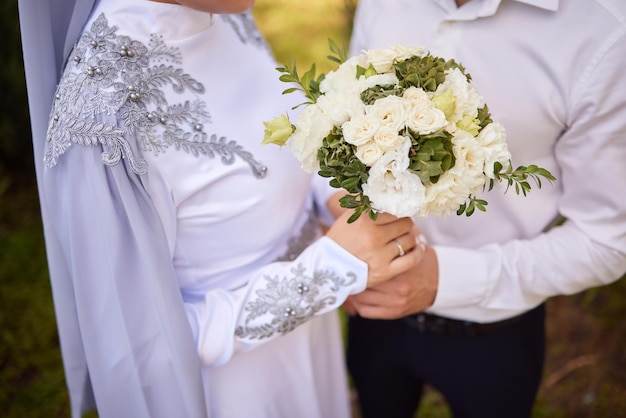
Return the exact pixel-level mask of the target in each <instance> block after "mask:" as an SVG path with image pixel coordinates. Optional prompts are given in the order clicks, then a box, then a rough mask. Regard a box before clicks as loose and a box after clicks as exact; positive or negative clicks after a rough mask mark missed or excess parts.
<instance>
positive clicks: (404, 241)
mask: <svg viewBox="0 0 626 418" xmlns="http://www.w3.org/2000/svg"><path fill="white" fill-rule="evenodd" d="M350 214H351V212H350V211H345V212H343V213H342V214H341V215H340V216H339V217H338V218H337V220H336V221H335V223H334V224H333V226H332V227H331V228H330V229H329V230H328V232H327V233H326V235H327V236H328V237H329V238H331V239H333V240H334V241H335V242H337V243H338V244H339V245H341V246H342V247H343V248H344V249H346V250H347V251H349V252H350V253H351V254H352V255H354V256H355V257H357V258H359V259H360V260H362V261H364V262H365V263H367V267H368V277H367V287H368V288H370V287H373V286H376V285H378V284H380V283H383V282H385V281H387V280H389V279H391V278H392V277H394V276H397V275H399V274H402V273H404V272H406V271H408V270H410V269H411V268H413V267H415V266H416V265H417V264H418V263H419V262H420V260H421V258H422V256H423V251H422V248H421V247H420V246H419V245H417V244H416V239H417V235H418V234H419V232H418V231H417V229H416V228H415V225H414V224H413V221H412V220H411V218H397V217H395V216H392V215H389V214H386V213H379V214H378V217H377V219H376V220H375V221H372V220H371V219H370V218H369V217H367V216H361V217H360V218H359V219H357V220H356V221H354V222H353V223H350V224H349V223H348V222H347V219H348V218H349V216H350Z"/></svg>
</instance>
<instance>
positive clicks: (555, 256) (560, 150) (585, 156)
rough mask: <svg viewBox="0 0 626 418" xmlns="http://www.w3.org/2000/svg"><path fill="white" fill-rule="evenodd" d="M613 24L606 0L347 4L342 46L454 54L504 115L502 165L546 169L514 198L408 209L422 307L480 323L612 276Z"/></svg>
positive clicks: (619, 230)
mask: <svg viewBox="0 0 626 418" xmlns="http://www.w3.org/2000/svg"><path fill="white" fill-rule="evenodd" d="M625 22H626V4H625V3H624V2H622V1H620V0H603V1H591V0H567V1H562V2H559V1H558V0H549V1H543V2H540V1H536V0H532V1H531V0H524V1H522V0H519V1H501V0H471V1H470V2H468V3H467V4H465V5H464V6H462V7H460V8H457V7H456V4H455V2H454V0H429V1H426V0H423V1H416V0H385V1H384V2H383V1H376V0H361V1H360V3H359V8H358V10H357V15H356V21H355V26H354V34H353V39H352V45H351V47H352V52H353V53H356V52H359V51H360V50H362V49H370V48H384V47H388V46H391V45H393V44H397V43H404V44H414V45H423V46H425V47H426V48H427V49H429V50H430V51H431V52H432V53H433V54H434V55H438V56H442V57H444V58H446V59H449V58H454V59H455V60H457V61H458V62H460V63H461V64H462V65H464V66H465V68H466V69H467V71H468V72H469V73H470V74H471V75H472V79H473V82H474V83H475V85H476V86H477V88H478V90H479V91H480V92H481V94H482V95H483V96H484V98H485V101H486V103H487V104H488V106H489V109H490V111H491V113H492V117H493V119H494V120H496V121H500V122H501V123H503V125H504V126H505V128H506V130H507V137H508V144H509V149H510V151H511V154H512V159H513V160H512V161H513V165H514V166H518V165H528V164H537V165H539V166H542V167H544V168H546V169H548V170H550V171H551V172H552V173H553V174H554V175H555V176H556V177H557V181H556V182H555V183H553V184H550V183H548V182H543V187H542V188H541V189H538V188H536V187H533V189H532V191H531V192H530V193H529V194H528V196H527V197H522V196H517V195H516V194H515V192H514V191H513V190H509V191H508V192H507V193H506V194H504V193H503V190H493V191H491V192H489V193H484V194H483V195H482V196H479V197H482V198H485V199H486V200H488V202H489V204H488V206H487V212H486V213H482V212H477V213H474V214H473V215H472V216H471V217H469V218H467V217H465V216H461V217H456V216H452V217H448V218H445V219H443V218H428V219H416V222H417V224H418V226H419V227H420V229H421V231H422V232H423V234H424V235H425V236H426V237H427V239H428V241H429V242H430V244H432V245H433V246H434V247H435V249H436V252H437V256H438V261H439V289H438V293H437V296H436V299H435V303H434V305H433V306H432V307H431V308H430V309H429V311H431V312H432V313H436V314H438V315H442V316H447V317H452V318H458V319H464V320H472V321H477V322H491V321H496V320H500V319H505V318H508V317H512V316H515V315H518V314H520V313H522V312H524V311H526V310H528V309H531V308H532V307H534V306H536V305H538V304H540V303H541V302H543V301H544V300H545V299H546V298H548V297H550V296H553V295H558V294H572V293H576V292H580V291H582V290H584V289H587V288H589V287H593V286H599V285H603V284H607V283H610V282H613V281H615V280H617V279H618V278H619V277H620V276H622V275H623V274H624V272H625V271H626V181H624V179H626V77H624V68H626V23H625ZM559 216H563V217H565V218H566V219H567V221H566V222H565V223H564V224H563V225H562V226H558V227H554V228H552V229H550V230H549V231H548V232H543V231H544V229H547V228H548V227H549V226H550V224H551V223H552V222H553V221H554V220H555V219H558V218H559Z"/></svg>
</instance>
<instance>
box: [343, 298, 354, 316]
mask: <svg viewBox="0 0 626 418" xmlns="http://www.w3.org/2000/svg"><path fill="white" fill-rule="evenodd" d="M341 309H343V310H344V312H345V313H346V314H348V315H349V316H355V315H356V314H357V310H356V306H355V302H354V299H353V297H352V296H349V297H348V298H347V299H346V301H345V302H344V303H343V305H341Z"/></svg>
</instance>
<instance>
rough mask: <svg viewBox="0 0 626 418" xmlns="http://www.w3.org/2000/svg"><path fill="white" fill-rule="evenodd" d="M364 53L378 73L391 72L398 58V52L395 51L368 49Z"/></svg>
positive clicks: (389, 49)
mask: <svg viewBox="0 0 626 418" xmlns="http://www.w3.org/2000/svg"><path fill="white" fill-rule="evenodd" d="M363 52H364V54H365V56H366V57H367V61H368V62H369V63H370V64H372V66H373V67H374V69H375V70H376V72H378V73H386V72H389V71H391V68H392V67H393V61H394V59H395V58H396V52H395V51H394V50H393V49H391V48H386V49H368V50H366V51H363ZM366 67H368V66H366Z"/></svg>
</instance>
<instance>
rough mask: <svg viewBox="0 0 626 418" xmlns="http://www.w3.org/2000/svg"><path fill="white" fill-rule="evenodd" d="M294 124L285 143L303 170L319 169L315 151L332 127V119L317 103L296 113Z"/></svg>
mask: <svg viewBox="0 0 626 418" xmlns="http://www.w3.org/2000/svg"><path fill="white" fill-rule="evenodd" d="M295 126H296V130H295V132H294V133H293V135H291V138H290V139H289V142H288V143H287V144H288V145H289V148H290V149H291V151H292V152H293V154H294V155H295V156H296V158H297V159H298V160H299V161H300V163H301V164H302V168H303V169H304V170H305V171H307V172H309V173H312V172H314V171H316V170H319V162H318V161H317V151H318V150H319V149H320V147H321V146H322V142H323V140H324V138H325V137H326V136H328V134H329V133H330V131H331V129H332V128H333V123H332V121H331V120H330V118H328V116H327V115H326V114H324V113H323V112H321V110H320V108H319V107H318V106H317V105H308V106H306V107H305V108H304V110H303V111H302V112H300V114H299V115H298V119H297V121H296V124H295Z"/></svg>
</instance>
